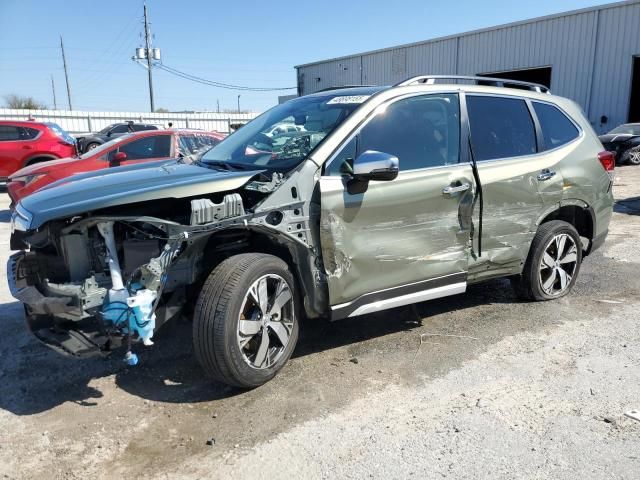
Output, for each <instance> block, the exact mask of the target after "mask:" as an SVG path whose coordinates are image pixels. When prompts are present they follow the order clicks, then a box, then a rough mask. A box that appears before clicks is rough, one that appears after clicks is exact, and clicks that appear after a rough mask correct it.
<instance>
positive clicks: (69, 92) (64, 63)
mask: <svg viewBox="0 0 640 480" xmlns="http://www.w3.org/2000/svg"><path fill="white" fill-rule="evenodd" d="M60 49H61V50H62V65H64V79H65V81H66V82H67V99H68V100H69V110H73V107H72V106H71V87H70V86H69V72H68V71H67V58H66V57H65V56H64V44H63V43H62V35H60Z"/></svg>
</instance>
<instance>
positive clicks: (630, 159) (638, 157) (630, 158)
mask: <svg viewBox="0 0 640 480" xmlns="http://www.w3.org/2000/svg"><path fill="white" fill-rule="evenodd" d="M624 157H625V159H626V163H629V164H630V165H640V147H634V148H630V149H629V150H627V151H626V152H625V153H624Z"/></svg>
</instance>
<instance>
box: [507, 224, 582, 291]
mask: <svg viewBox="0 0 640 480" xmlns="http://www.w3.org/2000/svg"><path fill="white" fill-rule="evenodd" d="M581 262H582V242H581V240H580V235H579V234H578V231H577V230H576V229H575V227H574V226H573V225H571V224H570V223H567V222H563V221H561V220H553V221H550V222H547V223H543V224H542V225H540V226H539V227H538V231H537V233H536V235H535V237H534V238H533V242H532V243H531V249H530V250H529V256H528V257H527V261H526V263H525V265H524V270H523V271H522V275H519V276H517V277H513V278H512V279H511V281H512V284H513V286H514V289H515V291H516V294H517V296H518V297H520V298H522V299H524V300H535V301H543V300H553V299H555V298H560V297H563V296H564V295H566V294H567V293H569V291H571V288H572V287H573V285H574V283H575V282H576V278H577V277H578V273H579V272H580V264H581Z"/></svg>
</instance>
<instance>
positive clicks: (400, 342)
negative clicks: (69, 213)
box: [0, 167, 640, 479]
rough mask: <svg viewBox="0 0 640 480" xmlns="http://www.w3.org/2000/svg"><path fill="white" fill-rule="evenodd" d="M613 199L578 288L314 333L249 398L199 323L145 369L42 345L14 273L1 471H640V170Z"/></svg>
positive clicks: (630, 474) (478, 292)
mask: <svg viewBox="0 0 640 480" xmlns="http://www.w3.org/2000/svg"><path fill="white" fill-rule="evenodd" d="M614 192H615V196H616V199H617V204H616V209H615V210H616V213H615V215H614V219H613V222H612V225H611V230H610V234H609V237H608V240H607V243H606V244H605V246H604V247H603V248H602V249H601V250H600V251H598V252H596V253H595V254H594V255H592V256H591V257H589V258H588V259H587V260H586V262H585V263H584V264H583V267H582V271H581V273H580V278H579V280H578V283H577V284H576V288H575V289H574V292H573V294H571V295H570V296H569V297H567V298H564V299H561V300H559V301H554V302H548V303H543V304H534V303H521V302H518V301H517V300H516V299H515V298H514V296H513V294H512V292H511V289H510V288H509V285H508V283H507V282H505V281H495V282H491V283H487V284H484V285H479V286H474V287H471V288H470V289H469V292H468V293H467V294H466V295H461V296H457V297H452V298H448V299H443V300H440V301H433V302H430V303H425V304H422V305H419V306H418V307H417V308H415V309H409V308H406V309H398V310H393V311H388V312H384V313H382V314H377V315H370V316H366V317H361V318H358V319H355V320H349V321H343V322H338V323H334V324H331V323H326V322H307V323H306V324H304V325H303V330H302V332H303V336H302V338H301V341H300V343H299V346H298V348H297V350H296V352H295V354H294V358H293V359H292V361H291V362H290V363H289V365H288V366H287V367H286V368H285V370H284V371H283V372H282V374H281V375H279V376H278V377H277V378H276V379H275V380H274V381H272V382H271V383H269V384H268V385H265V386H264V387H261V388H258V389H256V390H253V391H250V392H240V391H236V390H232V389H230V388H227V387H224V386H222V385H218V384H214V383H211V382H210V381H207V380H206V379H204V378H203V376H202V371H201V370H200V368H199V366H198V364H197V363H196V361H195V359H194V358H193V357H192V354H191V338H190V335H191V331H190V324H189V323H188V321H186V320H182V321H180V322H175V324H173V325H169V326H167V328H166V329H165V330H163V331H162V332H161V333H159V334H158V335H157V336H156V338H155V339H156V345H155V346H154V347H152V348H151V349H148V350H142V351H140V352H139V353H140V358H141V364H140V365H139V366H138V367H135V368H127V367H126V366H125V365H124V364H123V363H122V359H121V357H120V356H114V357H112V358H109V359H94V360H83V361H76V360H72V359H67V358H64V357H61V356H59V355H57V354H55V353H53V352H52V351H49V349H47V348H46V347H44V346H42V345H40V344H39V343H38V342H36V341H35V340H34V339H33V338H31V337H30V336H29V335H28V334H27V332H26V329H25V327H24V325H23V318H22V311H21V306H20V304H18V303H17V302H15V301H14V300H13V299H12V298H11V297H10V295H9V292H8V290H7V287H6V278H5V273H4V270H3V271H2V273H0V322H1V325H2V334H1V335H0V478H9V479H14V478H65V479H68V478H82V479H86V478H124V477H131V478H228V477H229V476H233V477H234V478H254V479H255V478H292V474H295V477H293V478H366V477H369V478H385V479H386V478H410V477H413V478H440V477H449V478H469V479H475V478H514V477H521V478H576V479H584V478H598V479H600V478H638V477H639V476H640V473H639V472H640V422H637V421H634V420H632V419H630V418H627V417H625V416H624V412H625V411H628V410H630V409H632V408H636V409H640V344H639V342H638V339H640V322H639V320H640V315H639V314H638V307H639V306H640V298H639V295H638V293H639V292H640V275H639V274H638V272H639V270H640V256H639V255H638V254H639V252H640V249H639V248H638V245H639V242H640V167H635V168H634V167H623V168H619V169H617V180H616V185H615V189H614ZM7 206H8V199H7V196H6V194H0V250H1V251H0V257H1V261H2V262H4V261H5V260H6V257H7V256H8V254H9V246H8V241H9V223H8V222H9V213H8V211H7V210H6V209H7V208H8V207H7ZM421 338H422V340H423V342H422V344H420V343H421ZM212 439H213V442H211V440H212ZM208 440H209V441H210V442H209V443H213V445H208V444H207V441H208Z"/></svg>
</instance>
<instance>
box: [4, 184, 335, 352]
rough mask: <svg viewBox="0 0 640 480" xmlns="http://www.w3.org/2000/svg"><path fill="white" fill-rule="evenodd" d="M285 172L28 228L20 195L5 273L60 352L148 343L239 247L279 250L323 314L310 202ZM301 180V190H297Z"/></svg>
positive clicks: (30, 318)
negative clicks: (213, 190) (207, 191)
mask: <svg viewBox="0 0 640 480" xmlns="http://www.w3.org/2000/svg"><path fill="white" fill-rule="evenodd" d="M299 175H300V172H294V173H293V174H292V175H291V176H290V177H289V179H288V182H289V183H291V185H293V186H291V187H288V188H283V189H282V191H280V187H281V186H284V184H285V183H288V182H287V179H285V178H283V176H282V175H281V174H273V175H262V174H259V175H257V176H249V177H250V181H247V182H245V183H243V184H242V185H241V187H239V188H236V189H234V190H232V191H227V192H224V193H211V194H200V195H197V196H195V197H194V196H190V197H186V198H174V199H168V198H167V197H160V198H156V199H153V200H151V201H145V202H137V203H133V204H126V203H123V204H120V205H116V206H113V207H108V208H103V209H98V210H96V211H94V212H93V213H82V214H77V215H75V216H71V217H67V218H64V219H55V220H51V221H48V222H46V223H44V224H42V225H39V226H38V227H37V228H33V226H32V225H30V224H29V222H30V220H29V217H30V214H29V212H28V211H27V210H26V209H25V208H24V207H22V205H18V207H17V209H16V213H15V214H14V219H13V222H12V225H13V227H14V229H15V231H14V233H13V235H12V239H11V243H12V248H13V249H22V250H21V251H19V252H18V253H16V254H14V255H13V256H11V257H10V259H9V262H8V274H7V276H8V279H9V286H10V290H11V293H12V295H13V296H14V297H15V298H16V299H18V300H20V301H21V302H23V303H24V307H25V312H26V318H27V324H28V327H29V329H30V330H31V331H32V332H33V334H34V335H35V336H36V337H37V338H38V339H39V340H41V341H42V342H44V343H45V344H47V345H48V346H50V347H52V348H54V349H55V350H57V351H58V352H60V353H64V354H68V355H73V356H81V357H86V356H92V355H104V354H107V353H109V352H111V351H112V350H114V349H117V348H119V347H121V346H123V345H128V347H129V348H128V354H127V357H126V358H125V359H126V360H127V362H129V363H130V364H135V363H136V362H137V360H136V357H135V355H133V354H132V353H131V345H132V343H134V342H141V343H143V344H144V345H152V344H153V341H152V338H153V335H154V332H156V331H157V330H158V329H159V328H160V327H161V326H162V325H163V324H165V323H166V322H167V321H168V320H170V319H171V318H173V317H175V316H176V315H178V314H179V313H181V311H182V310H183V309H185V307H187V308H189V307H190V306H192V305H194V304H195V302H196V299H197V297H198V294H199V292H200V288H201V285H202V284H203V282H204V280H205V279H206V277H207V276H208V274H209V272H210V271H211V270H212V269H213V268H214V267H215V265H216V264H218V263H219V262H220V261H222V260H223V259H224V258H227V257H228V256H231V255H233V254H236V253H238V252H240V251H243V250H247V249H250V250H251V251H265V249H267V250H266V251H271V252H274V253H275V252H279V253H283V254H284V255H285V256H286V257H287V258H289V259H290V262H291V263H292V264H294V265H295V266H296V269H297V270H298V275H299V280H300V283H301V284H302V287H303V296H304V306H305V309H306V313H307V315H309V316H319V315H321V314H323V311H322V310H323V309H324V306H325V305H326V302H327V301H326V282H325V279H324V278H323V277H322V275H321V274H320V273H319V272H320V270H319V269H318V268H317V266H318V262H319V259H318V258H317V250H316V247H315V246H314V245H315V243H316V242H315V240H314V236H313V235H312V223H314V221H312V220H311V215H312V214H311V213H310V211H311V210H312V209H313V207H312V206H311V203H310V196H311V193H309V192H310V190H309V189H306V188H300V186H299V185H298V184H297V183H296V179H297V178H298V176H299ZM303 191H304V192H305V197H304V198H302V195H301V192H303Z"/></svg>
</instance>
